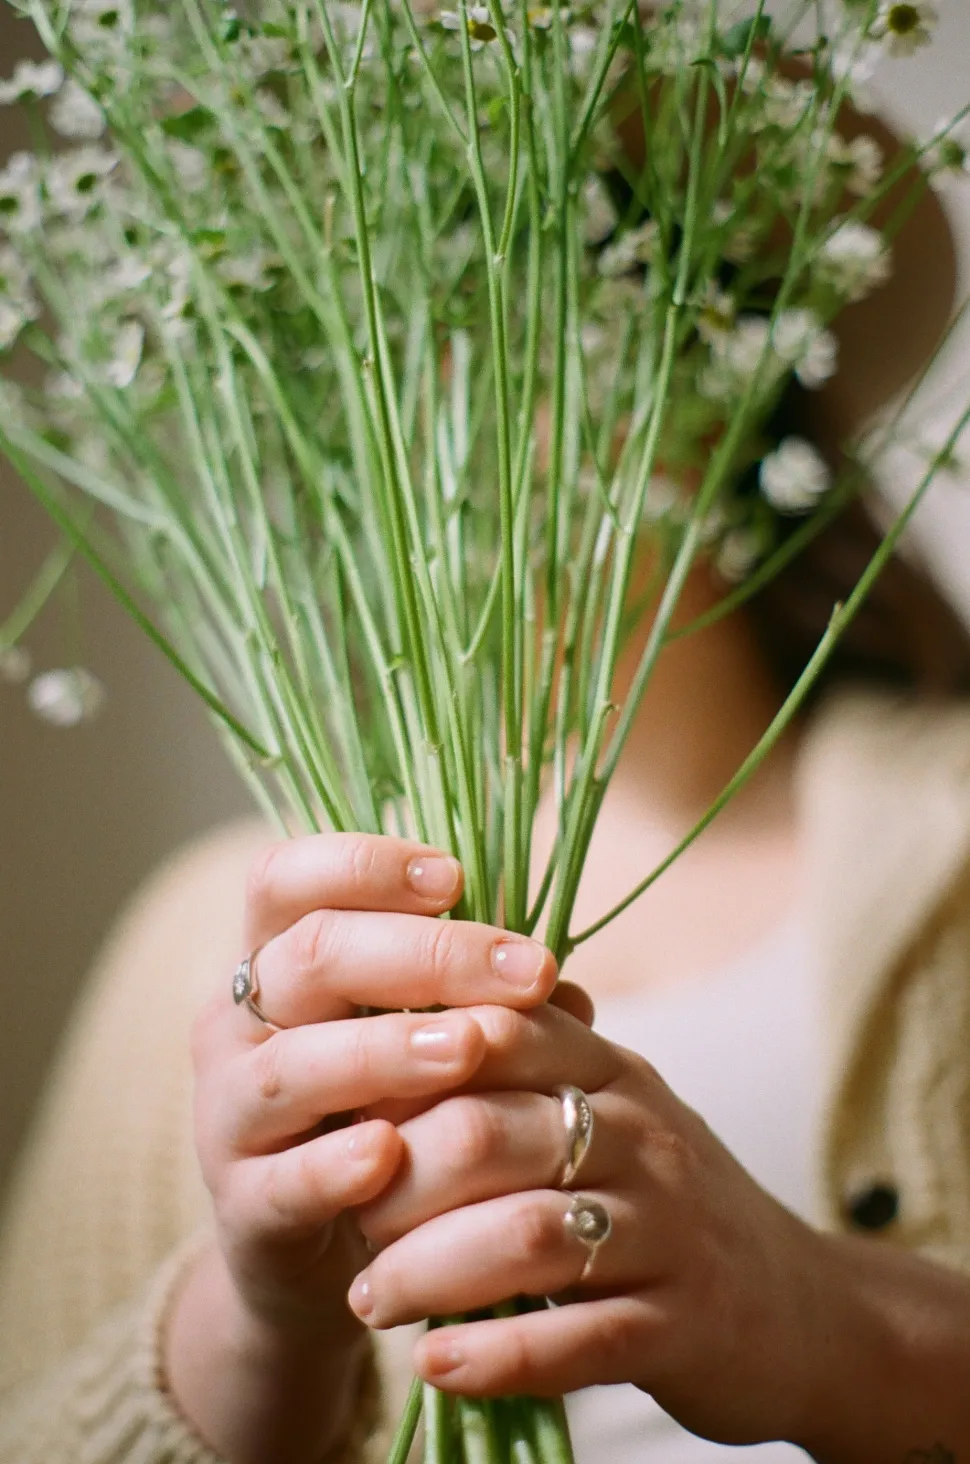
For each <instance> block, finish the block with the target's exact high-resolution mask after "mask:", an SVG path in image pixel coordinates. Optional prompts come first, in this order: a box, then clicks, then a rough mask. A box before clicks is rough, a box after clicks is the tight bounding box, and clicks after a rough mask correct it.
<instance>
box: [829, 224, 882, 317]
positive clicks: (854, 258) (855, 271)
mask: <svg viewBox="0 0 970 1464" xmlns="http://www.w3.org/2000/svg"><path fill="white" fill-rule="evenodd" d="M815 269H816V273H817V275H818V277H819V279H821V280H823V281H824V282H825V283H827V284H829V285H831V286H832V287H833V289H835V290H837V291H838V293H839V294H840V295H844V296H845V298H846V300H852V301H854V300H864V299H865V298H866V296H867V295H871V294H872V292H873V290H877V289H878V288H879V286H880V285H884V284H885V283H886V281H887V280H888V279H889V277H890V275H891V274H892V261H891V257H890V253H889V247H888V245H887V244H886V241H885V239H884V238H883V236H882V235H881V234H880V233H879V232H878V231H877V230H876V229H871V228H870V227H869V225H868V224H860V223H857V222H856V221H855V220H854V219H850V220H849V221H848V222H846V223H844V224H840V225H839V227H838V228H837V229H836V230H835V231H834V232H833V233H832V234H830V235H829V237H828V239H827V240H826V241H825V243H824V244H823V245H822V247H821V249H820V251H819V254H818V256H817V258H816V261H815Z"/></svg>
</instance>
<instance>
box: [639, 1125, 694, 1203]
mask: <svg viewBox="0 0 970 1464" xmlns="http://www.w3.org/2000/svg"><path fill="white" fill-rule="evenodd" d="M646 1147H647V1155H648V1160H649V1164H650V1168H651V1170H652V1171H653V1174H654V1176H655V1177H656V1178H657V1179H658V1180H659V1181H660V1183H661V1185H662V1186H663V1188H664V1189H666V1190H667V1191H668V1193H684V1192H685V1191H687V1190H689V1189H690V1188H691V1187H692V1186H693V1182H694V1176H695V1173H696V1169H697V1156H696V1153H695V1150H694V1145H693V1144H692V1143H691V1141H690V1139H689V1138H688V1137H687V1136H686V1135H685V1134H683V1133H680V1132H679V1131H678V1130H676V1129H671V1128H668V1127H667V1126H666V1125H659V1126H658V1127H656V1128H653V1129H651V1130H650V1131H649V1133H648V1134H647V1138H646Z"/></svg>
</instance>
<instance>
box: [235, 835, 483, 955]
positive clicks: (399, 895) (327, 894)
mask: <svg viewBox="0 0 970 1464" xmlns="http://www.w3.org/2000/svg"><path fill="white" fill-rule="evenodd" d="M461 890H462V870H461V865H460V864H459V863H458V861H457V859H453V858H451V856H450V855H447V854H442V853H441V852H440V850H437V849H431V848H429V847H428V845H426V844H419V843H415V842H414V841H412V840H410V839H393V838H389V837H387V836H384V835H378V834H309V835H307V836H306V837H305V838H298V839H286V840H283V841H281V842H279V843H275V844H271V845H270V846H269V848H268V849H266V850H264V851H263V852H262V853H261V854H260V856H259V858H258V859H257V860H256V861H255V863H254V864H253V865H252V867H251V869H250V872H249V884H248V897H247V906H246V939H247V942H248V944H249V948H250V949H251V950H255V949H256V948H258V947H259V946H261V945H264V944H265V943H266V941H268V940H271V939H272V937H273V936H274V935H279V934H281V933H282V932H283V931H284V930H286V929H288V928H289V926H291V925H293V924H294V923H295V922H296V921H297V920H300V919H301V918H302V917H303V916H304V915H308V914H309V913H310V911H311V910H319V909H322V908H324V907H326V906H329V907H331V908H333V909H341V910H398V911H403V912H409V913H411V912H413V913H415V914H420V915H427V914H440V913H441V912H442V911H443V910H449V909H450V908H451V907H452V905H454V904H455V902H456V901H457V899H458V897H459V895H460V894H461Z"/></svg>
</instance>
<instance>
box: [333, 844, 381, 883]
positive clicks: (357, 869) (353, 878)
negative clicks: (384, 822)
mask: <svg viewBox="0 0 970 1464" xmlns="http://www.w3.org/2000/svg"><path fill="white" fill-rule="evenodd" d="M341 855H342V861H343V865H344V868H345V870H346V872H347V875H348V877H349V879H350V882H351V883H352V884H353V885H355V886H361V887H363V886H366V885H371V884H373V883H374V880H375V878H376V876H377V874H378V869H379V863H380V860H379V855H378V851H377V844H376V843H375V841H374V839H373V838H371V837H370V836H368V835H367V834H344V835H342V836H341Z"/></svg>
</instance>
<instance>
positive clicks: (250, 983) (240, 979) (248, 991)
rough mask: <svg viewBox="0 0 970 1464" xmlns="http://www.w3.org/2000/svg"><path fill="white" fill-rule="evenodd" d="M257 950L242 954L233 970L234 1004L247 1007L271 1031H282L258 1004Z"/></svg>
mask: <svg viewBox="0 0 970 1464" xmlns="http://www.w3.org/2000/svg"><path fill="white" fill-rule="evenodd" d="M258 955H259V951H258V950H255V951H250V953H249V955H248V956H244V957H243V959H242V960H241V961H240V962H239V965H238V966H237V967H236V969H235V971H234V972H233V977H232V999H233V1001H234V1002H235V1003H236V1006H245V1007H248V1008H249V1010H250V1011H251V1012H252V1014H253V1016H254V1017H258V1018H259V1020H260V1021H261V1022H262V1024H263V1026H264V1027H268V1028H269V1030H270V1031H271V1032H282V1031H283V1028H282V1027H281V1026H280V1025H279V1023H277V1022H271V1021H270V1019H269V1017H268V1016H267V1015H266V1013H265V1012H264V1011H263V1009H262V1007H261V1006H260V1004H259V977H258V976H257V974H256V957H257V956H258Z"/></svg>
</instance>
